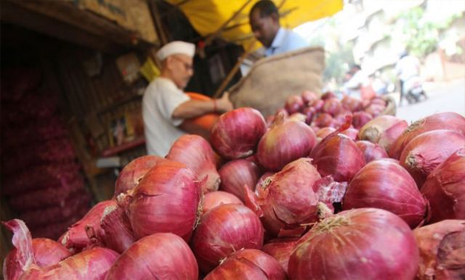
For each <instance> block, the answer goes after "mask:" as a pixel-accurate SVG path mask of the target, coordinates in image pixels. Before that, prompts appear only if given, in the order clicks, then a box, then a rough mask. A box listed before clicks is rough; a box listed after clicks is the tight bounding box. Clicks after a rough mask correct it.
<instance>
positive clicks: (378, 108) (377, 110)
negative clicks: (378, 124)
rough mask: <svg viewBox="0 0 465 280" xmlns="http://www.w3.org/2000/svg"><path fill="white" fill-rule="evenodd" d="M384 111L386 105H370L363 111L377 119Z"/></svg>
mask: <svg viewBox="0 0 465 280" xmlns="http://www.w3.org/2000/svg"><path fill="white" fill-rule="evenodd" d="M384 109H386V105H381V104H377V103H371V104H369V105H368V106H367V107H365V109H363V110H364V111H365V112H367V113H369V114H370V115H372V116H373V117H377V116H379V115H381V113H382V112H383V111H384Z"/></svg>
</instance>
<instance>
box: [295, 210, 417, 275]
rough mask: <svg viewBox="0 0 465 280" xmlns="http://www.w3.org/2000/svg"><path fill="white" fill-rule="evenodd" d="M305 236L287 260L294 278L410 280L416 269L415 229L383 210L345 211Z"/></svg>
mask: <svg viewBox="0 0 465 280" xmlns="http://www.w3.org/2000/svg"><path fill="white" fill-rule="evenodd" d="M302 239H303V241H302V243H301V244H300V245H298V246H297V247H296V249H295V250H294V252H293V254H292V255H291V258H290V259H289V278H290V279H309V280H313V279H315V280H317V279H318V280H319V279H339V280H344V279H377V280H392V279H396V280H411V279H413V278H414V276H415V274H416V271H417V269H418V261H419V256H418V248H417V245H416V243H415V238H414V236H413V233H412V231H411V230H410V228H409V226H408V225H407V224H406V223H405V222H404V221H403V220H402V219H400V218H399V217H397V216H396V215H394V214H392V213H391V212H388V211H385V210H382V209H375V208H363V209H354V210H351V211H344V212H341V213H339V214H336V215H335V216H333V217H329V218H326V219H324V220H323V221H322V222H320V223H318V224H317V225H315V226H314V227H313V228H312V229H311V230H310V231H309V232H308V233H307V234H306V235H305V236H304V237H303V238H302Z"/></svg>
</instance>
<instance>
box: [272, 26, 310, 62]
mask: <svg viewBox="0 0 465 280" xmlns="http://www.w3.org/2000/svg"><path fill="white" fill-rule="evenodd" d="M306 47H308V43H307V41H305V39H304V38H302V37H301V36H300V35H299V34H297V33H295V32H294V31H292V30H289V29H285V28H282V27H280V28H279V30H278V32H277V33H276V36H274V39H273V42H272V43H271V46H270V47H269V48H268V49H266V51H265V56H271V55H276V54H280V53H284V52H288V51H293V50H297V49H302V48H306Z"/></svg>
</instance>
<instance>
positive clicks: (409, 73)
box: [395, 55, 420, 82]
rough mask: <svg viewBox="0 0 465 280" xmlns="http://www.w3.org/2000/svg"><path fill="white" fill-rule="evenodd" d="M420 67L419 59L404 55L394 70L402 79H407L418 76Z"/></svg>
mask: <svg viewBox="0 0 465 280" xmlns="http://www.w3.org/2000/svg"><path fill="white" fill-rule="evenodd" d="M419 68H420V61H419V60H418V58H416V57H414V56H410V55H407V56H404V57H403V58H401V59H400V60H399V61H398V62H397V64H396V68H395V71H396V73H397V75H398V76H399V79H400V80H402V81H404V82H405V81H407V80H408V79H409V78H411V77H414V76H418V74H419Z"/></svg>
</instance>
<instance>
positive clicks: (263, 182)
mask: <svg viewBox="0 0 465 280" xmlns="http://www.w3.org/2000/svg"><path fill="white" fill-rule="evenodd" d="M274 174H275V173H273V172H269V171H268V172H265V173H264V174H263V175H262V176H261V177H260V178H259V179H258V181H257V184H256V185H255V194H256V195H257V197H264V195H265V189H266V186H267V185H268V184H269V182H268V180H270V179H269V178H271V176H273V175H274Z"/></svg>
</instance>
